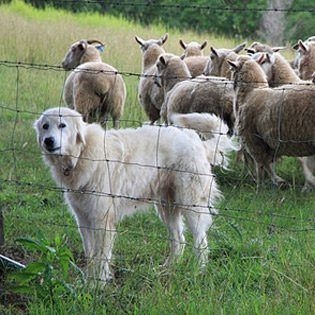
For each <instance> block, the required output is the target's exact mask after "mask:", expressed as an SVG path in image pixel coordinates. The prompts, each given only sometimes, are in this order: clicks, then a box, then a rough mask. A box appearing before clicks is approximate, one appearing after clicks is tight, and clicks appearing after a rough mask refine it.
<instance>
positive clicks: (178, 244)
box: [159, 206, 185, 266]
mask: <svg viewBox="0 0 315 315" xmlns="http://www.w3.org/2000/svg"><path fill="white" fill-rule="evenodd" d="M159 212H160V214H161V217H162V220H163V222H164V223H165V225H166V227H167V229H168V232H169V238H170V254H169V256H168V257H167V259H166V261H165V262H164V266H169V265H171V264H172V263H174V262H176V261H177V260H178V258H179V257H180V256H181V255H182V254H183V252H184V248H185V237H184V223H183V218H182V215H181V213H180V211H179V209H178V208H176V207H169V206H166V207H165V206H164V207H163V206H160V207H159Z"/></svg>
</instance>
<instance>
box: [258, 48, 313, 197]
mask: <svg viewBox="0 0 315 315" xmlns="http://www.w3.org/2000/svg"><path fill="white" fill-rule="evenodd" d="M252 57H253V58H254V59H255V60H256V61H257V62H258V63H259V64H260V65H261V67H262V69H263V70H264V72H265V73H266V75H267V80H268V83H269V86H270V87H277V86H281V85H285V84H298V85H305V84H306V85H307V84H308V85H310V84H312V83H313V82H311V81H305V80H302V79H300V78H299V76H298V75H297V74H296V72H295V71H294V70H293V69H292V67H291V65H290V64H289V62H288V61H287V60H286V59H285V58H284V57H283V56H282V55H281V54H280V53H273V54H269V53H256V54H254V55H253V56H252ZM314 89H315V87H314ZM298 159H299V161H300V163H301V165H302V169H303V173H304V177H305V183H304V186H303V188H302V191H306V190H309V189H310V188H311V187H314V186H315V178H314V176H313V172H314V170H315V156H305V157H299V158H298Z"/></svg>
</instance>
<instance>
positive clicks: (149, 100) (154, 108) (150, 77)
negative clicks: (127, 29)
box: [135, 33, 168, 124]
mask: <svg viewBox="0 0 315 315" xmlns="http://www.w3.org/2000/svg"><path fill="white" fill-rule="evenodd" d="M167 38H168V34H167V33H166V34H165V35H164V36H162V37H161V38H160V39H149V40H144V39H142V38H141V37H139V36H135V40H136V42H137V43H138V44H139V45H140V48H141V51H142V70H141V77H140V81H139V86H138V99H139V102H140V104H141V106H142V107H143V109H144V111H145V113H146V115H147V116H148V118H149V120H150V122H151V124H153V123H154V122H156V121H157V120H159V119H160V109H161V105H162V103H163V100H164V92H163V89H161V88H159V87H158V86H157V85H156V84H154V76H155V75H156V72H157V69H156V66H155V62H156V61H157V59H158V57H159V56H160V55H161V54H163V53H165V50H164V48H163V47H162V46H163V45H164V43H165V42H166V40H167Z"/></svg>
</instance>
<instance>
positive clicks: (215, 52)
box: [210, 47, 219, 57]
mask: <svg viewBox="0 0 315 315" xmlns="http://www.w3.org/2000/svg"><path fill="white" fill-rule="evenodd" d="M210 51H211V52H212V53H213V54H214V55H215V56H216V57H218V56H219V55H218V53H217V51H216V50H215V49H214V48H213V47H210Z"/></svg>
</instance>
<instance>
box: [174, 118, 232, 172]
mask: <svg viewBox="0 0 315 315" xmlns="http://www.w3.org/2000/svg"><path fill="white" fill-rule="evenodd" d="M170 122H171V123H172V124H173V125H174V126H178V127H182V128H188V129H194V130H195V131H196V132H197V134H198V135H199V137H200V138H201V139H202V140H203V144H204V147H205V150H206V153H207V158H208V161H209V163H210V164H212V165H220V166H222V167H223V168H227V167H228V164H229V158H228V156H229V153H230V152H232V151H235V150H238V149H237V147H236V146H235V145H234V144H233V142H232V140H231V139H230V137H229V136H227V133H228V130H229V128H228V126H227V125H226V124H225V123H224V122H223V120H222V119H221V118H219V117H218V116H216V115H214V114H208V113H188V114H179V113H173V114H172V115H171V116H170Z"/></svg>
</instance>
